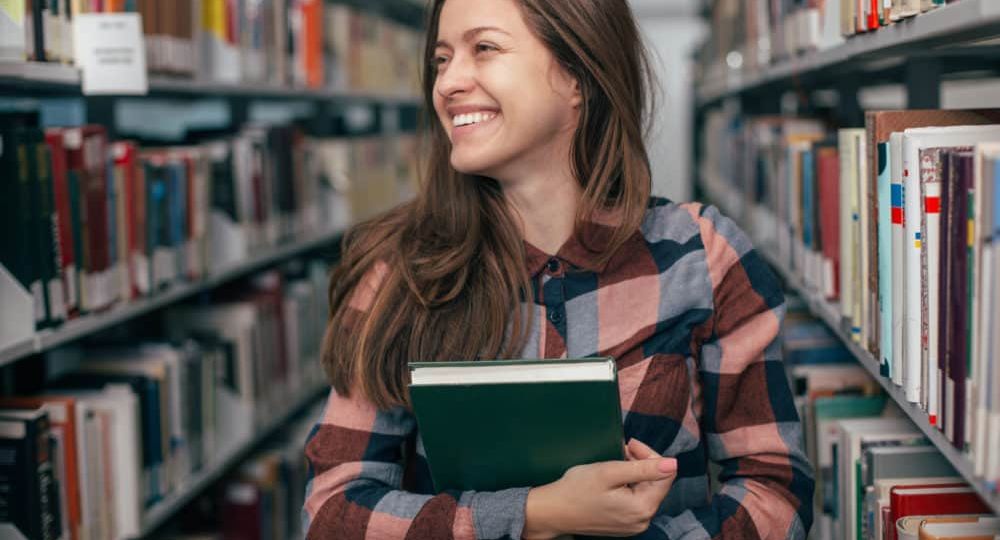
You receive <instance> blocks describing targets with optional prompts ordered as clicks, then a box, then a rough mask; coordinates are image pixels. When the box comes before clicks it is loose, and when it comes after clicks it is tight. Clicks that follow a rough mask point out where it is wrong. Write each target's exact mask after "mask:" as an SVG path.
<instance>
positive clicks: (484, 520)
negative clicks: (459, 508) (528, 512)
mask: <svg viewBox="0 0 1000 540" xmlns="http://www.w3.org/2000/svg"><path fill="white" fill-rule="evenodd" d="M530 489H531V488H514V489H505V490H503V491H495V492H478V493H475V494H473V495H472V501H471V504H470V505H469V506H470V507H471V508H472V521H473V523H474V524H475V527H476V538H505V537H510V538H521V533H522V532H523V531H524V507H525V505H526V504H527V502H528V491H529V490H530Z"/></svg>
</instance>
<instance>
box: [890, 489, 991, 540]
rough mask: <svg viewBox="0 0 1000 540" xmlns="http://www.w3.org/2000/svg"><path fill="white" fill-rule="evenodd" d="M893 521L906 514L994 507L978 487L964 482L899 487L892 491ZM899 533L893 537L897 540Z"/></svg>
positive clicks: (944, 513) (977, 511)
mask: <svg viewBox="0 0 1000 540" xmlns="http://www.w3.org/2000/svg"><path fill="white" fill-rule="evenodd" d="M889 500H890V505H891V507H892V520H891V523H896V522H897V521H899V518H902V517H906V516H950V515H954V514H988V513H990V512H991V510H990V507H989V506H987V505H986V503H984V502H983V501H982V499H980V498H979V495H978V494H977V493H976V491H975V490H974V489H972V488H971V487H969V486H968V485H962V484H940V485H919V486H896V487H894V488H892V489H891V490H889ZM895 538H896V537H895V534H894V535H893V540H895Z"/></svg>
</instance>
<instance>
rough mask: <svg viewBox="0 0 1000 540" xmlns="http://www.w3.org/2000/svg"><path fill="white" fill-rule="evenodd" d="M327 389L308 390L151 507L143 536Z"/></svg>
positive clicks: (143, 526)
mask: <svg viewBox="0 0 1000 540" xmlns="http://www.w3.org/2000/svg"><path fill="white" fill-rule="evenodd" d="M325 390H326V385H325V384H317V385H315V386H314V387H312V388H309V389H307V390H305V391H304V392H303V393H302V395H301V397H300V398H299V399H298V400H295V401H293V402H291V404H290V405H289V406H288V407H287V408H285V409H284V410H282V411H280V412H279V413H278V414H276V415H274V417H273V418H272V419H271V420H270V421H269V422H268V423H267V424H265V425H264V426H262V427H260V428H258V429H257V431H256V433H254V435H253V437H252V438H251V440H249V441H247V443H246V444H243V445H239V446H234V447H233V448H232V449H231V450H230V451H229V452H227V453H226V454H224V455H221V456H218V457H217V458H216V459H215V461H214V462H213V463H211V464H209V465H207V466H206V467H205V468H204V469H202V470H201V471H200V472H198V473H197V474H195V475H194V476H192V477H191V478H190V479H189V480H188V482H187V483H186V484H184V485H183V486H182V487H181V488H180V489H179V490H177V491H176V492H174V493H172V494H171V495H170V496H168V497H166V498H165V499H163V500H162V501H160V502H158V503H157V504H156V505H154V506H153V507H152V508H150V509H149V510H148V511H147V512H146V513H145V515H144V516H143V519H142V530H141V531H140V538H145V537H148V536H149V535H150V534H152V533H153V532H154V531H155V530H156V529H158V528H159V527H160V526H161V525H163V524H164V523H166V521H167V520H168V519H170V518H171V517H172V516H173V515H174V514H176V513H177V512H178V511H180V509H181V508H183V507H184V505H186V504H187V503H188V502H190V501H191V500H192V499H193V498H194V497H196V496H197V495H198V494H199V493H201V492H203V491H204V490H205V489H206V488H208V487H209V486H210V485H211V484H212V483H213V482H215V481H216V480H218V479H219V478H220V477H222V475H224V474H225V473H226V472H227V471H229V469H231V468H232V467H233V466H234V465H236V464H237V463H239V462H241V461H243V460H244V459H245V458H246V457H247V456H248V455H249V454H250V453H251V452H252V451H253V450H254V449H255V448H257V447H258V446H260V444H261V443H262V442H264V440H266V439H267V438H269V437H270V436H271V435H273V434H274V433H275V432H276V431H277V430H278V429H280V428H281V427H282V426H286V425H288V421H289V420H290V419H291V418H293V417H294V416H296V415H297V414H298V413H300V412H302V411H303V410H305V409H306V408H307V407H308V406H309V405H311V404H313V403H315V402H316V401H317V400H319V399H320V397H322V396H323V395H324V393H325Z"/></svg>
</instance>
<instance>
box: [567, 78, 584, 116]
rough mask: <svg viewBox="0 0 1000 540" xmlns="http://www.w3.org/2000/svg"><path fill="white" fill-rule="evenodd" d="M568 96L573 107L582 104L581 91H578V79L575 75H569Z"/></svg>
mask: <svg viewBox="0 0 1000 540" xmlns="http://www.w3.org/2000/svg"><path fill="white" fill-rule="evenodd" d="M569 90H570V97H569V104H570V105H571V106H572V107H573V108H574V109H579V108H580V106H581V105H583V93H582V92H580V81H579V79H577V78H576V77H572V76H571V77H570V87H569Z"/></svg>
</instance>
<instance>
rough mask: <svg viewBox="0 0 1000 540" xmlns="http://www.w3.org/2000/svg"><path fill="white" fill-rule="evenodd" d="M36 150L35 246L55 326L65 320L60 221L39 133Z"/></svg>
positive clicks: (46, 152) (48, 157)
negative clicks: (38, 249) (36, 223)
mask: <svg viewBox="0 0 1000 540" xmlns="http://www.w3.org/2000/svg"><path fill="white" fill-rule="evenodd" d="M34 150H35V155H34V159H35V168H36V172H37V178H36V182H37V184H38V189H39V209H38V210H39V222H38V232H39V238H38V243H39V246H40V248H41V255H42V257H41V266H42V269H43V274H42V278H43V287H44V292H45V298H46V306H47V311H48V316H49V323H50V324H51V325H56V324H59V323H61V322H62V321H64V320H65V319H66V316H67V313H66V293H65V290H64V288H63V279H62V275H61V273H60V271H59V267H60V262H61V255H60V254H59V222H58V216H57V215H56V212H55V208H54V202H55V195H54V194H53V191H52V187H53V186H52V157H51V153H50V151H49V148H48V146H47V145H46V143H45V139H44V136H43V135H42V134H41V132H39V133H38V137H37V139H36V143H35V145H34Z"/></svg>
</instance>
